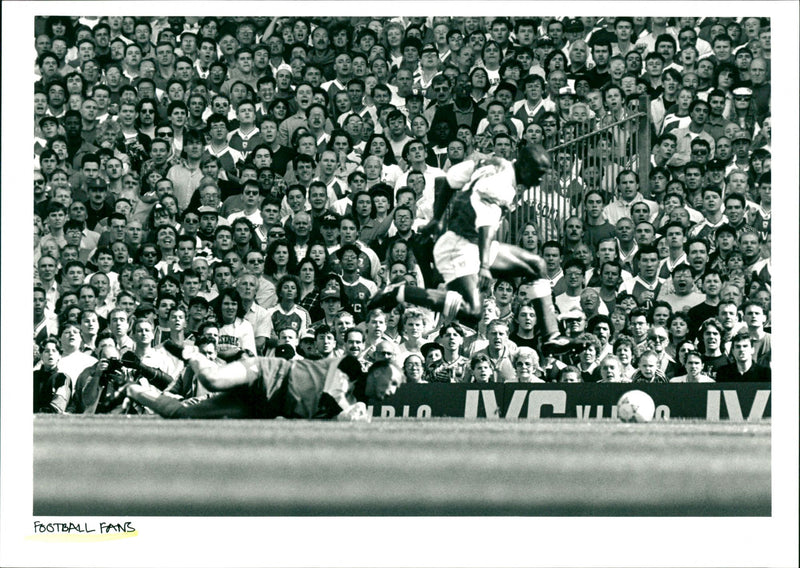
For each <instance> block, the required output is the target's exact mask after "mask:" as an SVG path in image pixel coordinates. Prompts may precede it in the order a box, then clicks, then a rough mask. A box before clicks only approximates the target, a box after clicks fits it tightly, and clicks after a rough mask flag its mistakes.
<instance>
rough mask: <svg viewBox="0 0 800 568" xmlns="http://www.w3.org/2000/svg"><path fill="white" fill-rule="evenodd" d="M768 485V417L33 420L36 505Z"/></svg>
mask: <svg viewBox="0 0 800 568" xmlns="http://www.w3.org/2000/svg"><path fill="white" fill-rule="evenodd" d="M770 500H771V478H770V424H769V422H768V421H766V422H761V423H727V422H718V423H708V422H699V421H698V422H695V421H677V420H676V421H669V422H655V423H650V424H622V423H620V422H617V421H611V420H592V421H576V420H563V419H562V420H559V419H548V420H540V421H523V420H520V421H488V420H477V421H465V420H460V419H454V420H450V419H438V420H424V421H415V420H384V421H380V420H377V421H375V422H373V423H372V424H351V423H337V422H318V421H294V420H293V421H289V420H274V421H268V420H265V421H256V420H251V421H238V420H217V421H167V420H162V419H159V418H155V417H130V418H124V417H117V418H113V417H68V416H59V417H47V416H37V417H36V418H35V424H34V507H33V513H34V515H37V516H48V515H72V516H76V515H80V516H96V515H116V516H151V515H158V516H194V515H198V516H248V515H256V516H271V515H302V516H317V515H326V516H327V515H336V516H338V515H424V516H432V515H518V516H550V515H555V516H572V515H601V516H611V515H625V516H634V515H644V516H682V515H687V516H705V515H711V516H713V515H724V516H730V515H736V516H765V515H769V514H770V512H771V504H770Z"/></svg>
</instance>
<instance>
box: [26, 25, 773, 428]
mask: <svg viewBox="0 0 800 568" xmlns="http://www.w3.org/2000/svg"><path fill="white" fill-rule="evenodd" d="M35 50H36V54H35V55H36V57H35V62H34V72H35V82H34V92H33V97H34V180H33V184H34V188H33V190H34V235H35V251H34V258H35V266H34V275H35V286H34V290H33V297H34V338H33V339H34V412H59V413H61V412H76V413H94V412H97V413H108V412H137V411H141V408H138V407H137V406H136V405H134V404H131V403H130V401H129V400H128V399H126V397H125V385H126V384H128V383H129V382H130V381H133V380H139V379H141V378H146V379H147V380H148V381H149V382H150V384H152V385H155V386H157V387H158V388H159V389H162V390H163V391H165V392H168V393H171V394H172V395H174V396H176V397H186V398H188V397H196V396H202V395H203V394H204V389H203V385H202V384H200V383H198V381H197V380H196V378H195V377H193V376H192V373H191V370H190V369H188V368H186V367H185V365H184V363H183V361H182V360H181V359H180V358H178V357H176V356H175V355H174V349H168V348H166V347H165V345H166V346H167V347H169V346H175V345H177V346H182V345H185V344H193V345H195V346H196V347H197V348H198V349H199V350H200V351H202V352H203V353H205V354H206V355H207V356H208V357H209V358H210V359H212V360H215V361H218V362H219V364H220V365H223V364H225V362H226V361H230V360H233V359H235V358H238V357H242V356H248V355H265V354H266V355H273V356H277V357H284V358H287V359H293V358H303V357H305V358H316V359H319V358H326V357H335V356H341V355H342V354H351V355H354V356H356V357H358V359H359V360H360V361H362V364H363V366H364V367H365V368H366V367H367V366H369V365H370V363H372V362H375V361H379V360H384V359H388V360H390V361H393V362H394V363H395V364H396V365H397V366H399V367H400V368H401V369H402V370H403V371H404V374H405V379H406V380H407V381H408V382H493V381H494V382H509V381H518V382H542V381H562V382H581V381H584V382H598V381H606V382H612V381H644V382H708V381H715V380H716V381H769V380H770V359H771V336H770V333H769V331H770V320H771V314H770V285H771V276H770V272H771V260H770V244H771V241H770V239H771V236H770V235H771V200H772V199H771V181H770V169H771V168H770V140H771V123H770V121H771V118H770V29H769V21H768V20H765V19H762V18H757V17H750V18H744V19H737V18H705V19H702V20H699V19H698V18H693V17H679V18H658V17H653V18H644V17H635V18H627V17H618V18H592V17H585V18H577V19H569V18H539V17H515V18H505V17H496V18H492V17H489V18H480V17H465V18H450V17H434V18H424V17H401V18H369V17H347V18H344V17H340V18H330V17H318V18H316V17H311V18H308V17H296V18H273V17H253V18H249V17H220V18H215V17H203V18H195V17H170V18H163V17H151V18H134V17H121V16H108V17H81V18H76V17H61V16H52V17H47V18H37V22H36V36H35ZM642 95H646V98H643V97H642ZM643 100H644V101H647V105H648V106H649V108H642V107H641V102H642V101H643ZM637 113H638V114H641V113H644V116H646V117H647V120H649V124H648V125H647V128H648V129H649V133H650V139H651V141H652V144H651V147H652V148H651V153H650V155H639V154H640V153H641V152H640V151H639V150H637V148H638V147H639V146H637V145H636V144H626V143H620V142H619V136H620V135H623V136H624V135H625V129H624V128H621V127H620V126H619V125H620V123H624V121H625V120H626V119H627V117H631V116H633V115H634V114H637ZM591 133H597V135H592V134H591ZM587 135H588V136H590V142H589V143H586V142H585V140H584V142H583V143H582V145H581V146H580V149H579V151H578V150H576V149H575V148H573V147H572V146H570V141H571V140H572V139H574V138H576V137H581V136H584V137H585V136H587ZM628 135H630V132H628ZM528 144H541V145H542V146H543V147H544V148H547V149H552V152H551V154H552V155H551V156H550V157H551V160H552V163H553V168H552V170H551V171H550V172H548V174H547V176H546V177H545V179H543V181H542V184H541V186H540V187H535V188H523V187H520V188H518V189H520V193H519V195H520V200H522V201H525V205H526V207H524V208H520V209H519V210H520V211H526V212H528V213H526V214H527V215H528V217H527V218H525V219H522V220H521V221H520V219H519V218H518V217H517V224H518V227H516V228H515V229H514V230H506V231H505V237H504V238H506V239H512V238H513V240H514V241H515V243H517V244H519V245H520V246H521V247H523V248H525V249H527V250H530V251H533V252H536V253H537V254H540V255H541V256H542V257H543V258H544V260H545V262H546V265H547V275H546V277H547V278H548V279H549V280H550V282H551V285H552V288H553V296H554V299H555V303H556V305H557V307H558V311H559V312H560V321H561V325H562V327H563V332H564V334H565V335H567V336H569V337H571V338H576V339H579V340H580V341H579V345H580V346H579V347H578V348H577V349H576V350H574V352H572V353H570V354H567V355H564V356H559V357H553V356H547V357H546V356H544V353H543V352H542V350H541V337H540V334H539V332H538V329H537V317H536V313H535V311H534V310H533V308H532V307H531V304H530V301H529V300H527V299H526V298H530V286H531V283H530V282H526V281H518V280H507V279H497V280H495V281H494V282H493V284H492V285H491V288H490V289H489V290H487V293H486V294H485V297H484V300H483V311H482V318H481V320H480V321H475V322H469V321H460V322H455V321H447V320H445V319H444V318H443V317H441V315H439V314H436V313H433V312H431V311H429V310H427V309H423V308H418V307H415V306H412V305H406V304H402V303H401V304H400V305H398V306H397V307H396V308H395V309H393V310H391V311H390V312H389V313H385V312H383V311H381V310H380V309H369V301H370V299H371V298H372V297H373V296H374V295H375V294H376V293H377V292H378V291H379V290H381V289H384V288H385V287H386V286H387V285H390V284H392V283H398V282H407V283H408V284H410V285H413V286H420V287H426V288H429V289H435V288H437V287H439V286H441V284H442V278H441V275H440V274H439V273H438V272H437V270H436V266H435V263H434V259H433V257H432V252H431V251H432V249H433V243H434V240H435V238H436V235H430V234H427V233H425V232H424V231H419V229H420V228H422V227H424V226H426V225H427V224H428V223H429V222H430V221H431V220H432V216H433V210H434V208H433V204H434V186H435V180H436V178H437V177H441V176H444V175H445V173H446V172H447V171H448V170H449V169H450V167H451V166H453V165H455V164H458V163H460V162H462V161H464V160H475V161H477V160H481V159H484V158H491V157H495V156H496V157H501V158H504V159H513V158H514V156H515V154H516V152H517V149H518V148H519V147H521V146H523V145H528ZM576 148H577V147H576ZM617 150H619V151H617ZM637 152H638V153H637ZM645 163H647V164H649V167H647V168H646V170H645V169H643V168H642V167H640V165H639V164H645ZM640 170H641V171H647V176H646V178H647V179H640V175H639V172H640ZM545 201H546V202H547V205H552V204H553V203H554V202H558V203H560V206H559V207H556V208H553V207H542V206H541V205H542V204H543V203H544V202H545ZM520 205H522V204H520ZM537 205H538V206H537ZM564 211H566V212H568V215H564V214H563V212H564ZM506 229H509V228H508V227H506Z"/></svg>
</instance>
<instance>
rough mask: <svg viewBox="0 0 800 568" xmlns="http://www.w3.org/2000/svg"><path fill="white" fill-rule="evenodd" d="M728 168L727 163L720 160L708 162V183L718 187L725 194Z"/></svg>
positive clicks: (715, 159)
mask: <svg viewBox="0 0 800 568" xmlns="http://www.w3.org/2000/svg"><path fill="white" fill-rule="evenodd" d="M726 167H727V166H726V165H725V162H723V161H722V160H720V159H719V158H714V159H713V160H709V161H708V162H706V183H707V184H708V185H713V186H714V187H718V188H719V189H720V190H721V191H723V192H724V190H725V169H726Z"/></svg>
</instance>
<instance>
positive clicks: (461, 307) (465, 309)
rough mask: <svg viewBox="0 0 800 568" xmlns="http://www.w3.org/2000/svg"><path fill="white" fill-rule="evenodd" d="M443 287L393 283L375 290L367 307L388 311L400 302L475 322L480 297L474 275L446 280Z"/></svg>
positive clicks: (468, 322) (479, 309)
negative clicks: (382, 288) (444, 287)
mask: <svg viewBox="0 0 800 568" xmlns="http://www.w3.org/2000/svg"><path fill="white" fill-rule="evenodd" d="M447 288H448V290H447V291H442V290H428V289H427V288H419V287H417V286H408V285H406V284H393V285H391V286H389V287H387V288H386V289H384V290H383V291H381V292H378V294H376V295H375V296H374V297H373V298H372V300H370V302H369V305H368V307H369V309H374V308H381V309H382V310H383V311H385V312H389V311H391V310H392V309H393V308H394V307H395V306H396V305H397V304H399V303H401V302H405V303H409V304H414V305H415V306H421V307H423V308H428V309H430V310H433V311H435V312H439V313H441V314H443V315H444V316H445V317H446V318H448V319H456V318H458V319H459V320H460V321H461V322H462V323H465V324H466V325H476V324H477V322H478V320H479V319H480V311H481V308H480V306H481V300H480V293H479V292H478V279H477V277H476V276H462V277H461V278H456V279H455V280H453V281H451V282H449V283H448V284H447Z"/></svg>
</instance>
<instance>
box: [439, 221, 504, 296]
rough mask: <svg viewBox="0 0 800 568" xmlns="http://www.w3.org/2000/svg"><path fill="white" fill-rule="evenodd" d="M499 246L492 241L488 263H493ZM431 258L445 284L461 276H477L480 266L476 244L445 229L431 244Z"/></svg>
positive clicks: (478, 250)
mask: <svg viewBox="0 0 800 568" xmlns="http://www.w3.org/2000/svg"><path fill="white" fill-rule="evenodd" d="M499 248H500V245H499V243H498V242H497V241H492V244H491V248H490V249H489V262H490V263H494V259H495V258H497V252H498V250H499ZM433 260H434V263H435V264H436V269H437V270H438V271H439V272H440V273H441V275H442V278H444V282H445V284H449V283H450V282H452V281H453V280H455V279H456V278H461V277H463V276H477V275H478V272H480V268H481V258H480V249H479V248H478V245H476V244H475V243H471V242H469V241H468V240H467V239H465V238H464V237H461V236H459V235H457V234H455V233H454V232H453V231H447V232H446V233H445V234H443V235H442V236H441V237H439V240H437V241H436V244H435V245H433Z"/></svg>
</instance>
